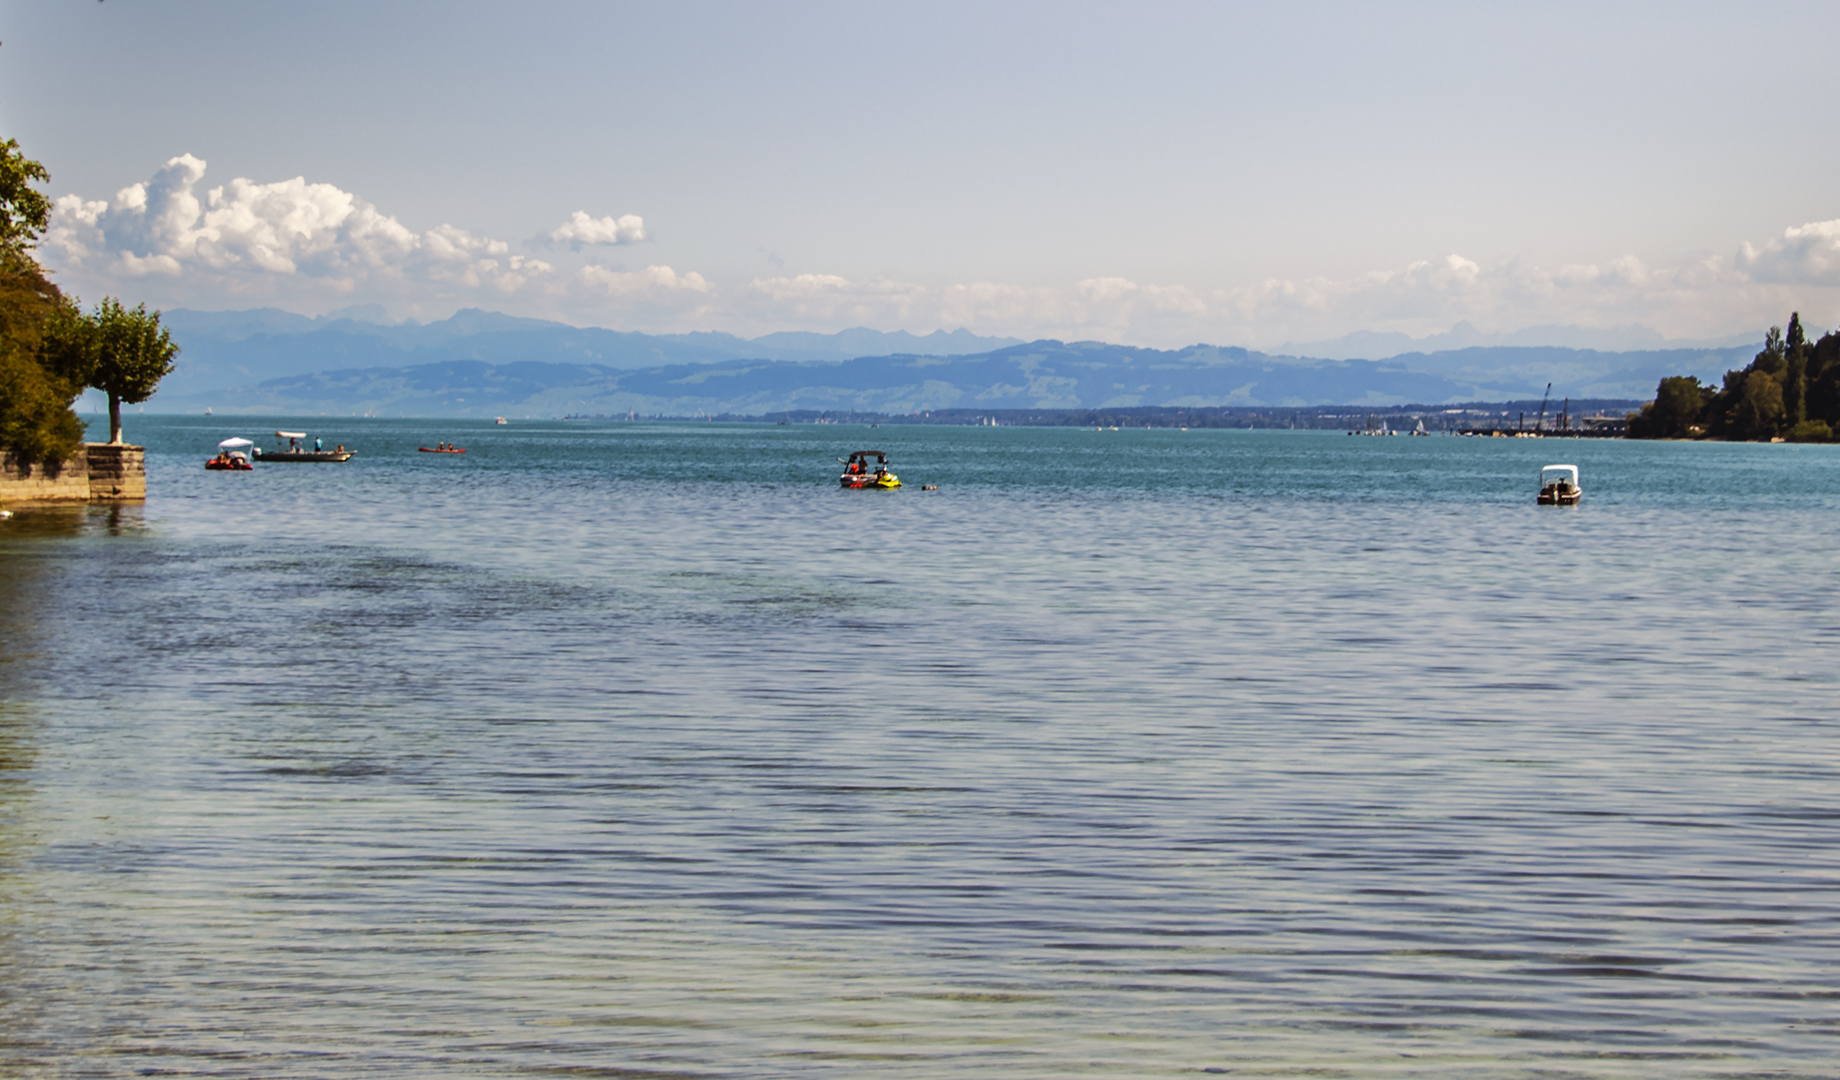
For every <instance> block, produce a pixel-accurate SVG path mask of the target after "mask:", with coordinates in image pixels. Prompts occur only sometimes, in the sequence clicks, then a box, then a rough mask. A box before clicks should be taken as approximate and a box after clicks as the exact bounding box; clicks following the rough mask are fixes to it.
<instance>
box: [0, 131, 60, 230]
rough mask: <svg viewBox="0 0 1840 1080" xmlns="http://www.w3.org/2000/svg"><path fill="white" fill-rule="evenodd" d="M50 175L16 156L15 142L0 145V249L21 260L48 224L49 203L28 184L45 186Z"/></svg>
mask: <svg viewBox="0 0 1840 1080" xmlns="http://www.w3.org/2000/svg"><path fill="white" fill-rule="evenodd" d="M50 179H51V174H50V173H48V172H46V171H45V167H44V166H43V165H40V164H39V163H38V162H36V161H33V160H32V159H30V158H28V157H26V156H25V155H24V154H22V153H20V152H19V140H18V139H8V140H6V141H5V142H3V143H0V249H4V250H5V252H6V254H9V255H15V256H23V255H25V253H26V252H28V251H30V250H31V249H32V246H33V244H34V243H35V242H36V241H37V240H38V234H39V233H42V232H44V231H45V226H46V225H47V224H48V223H49V222H50V220H51V200H50V199H48V198H46V197H45V196H44V195H43V194H41V193H40V192H37V191H34V190H32V181H34V180H36V181H38V182H39V183H41V184H43V183H47V182H49V181H50Z"/></svg>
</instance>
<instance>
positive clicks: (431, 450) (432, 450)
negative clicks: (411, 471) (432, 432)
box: [416, 446, 466, 454]
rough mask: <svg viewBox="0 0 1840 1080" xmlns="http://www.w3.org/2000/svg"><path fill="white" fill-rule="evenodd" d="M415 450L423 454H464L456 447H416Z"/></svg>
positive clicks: (463, 451)
mask: <svg viewBox="0 0 1840 1080" xmlns="http://www.w3.org/2000/svg"><path fill="white" fill-rule="evenodd" d="M416 449H417V450H420V451H421V452H422V453H424V454H464V453H466V451H465V450H463V449H461V448H460V447H458V446H452V447H440V446H418V447H416Z"/></svg>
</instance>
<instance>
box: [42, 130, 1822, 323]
mask: <svg viewBox="0 0 1840 1080" xmlns="http://www.w3.org/2000/svg"><path fill="white" fill-rule="evenodd" d="M205 173H206V163H205V162H204V161H203V160H201V159H199V158H197V157H194V156H192V155H191V154H182V155H180V156H178V157H175V158H173V159H171V160H170V161H168V162H167V163H166V165H165V166H164V167H162V168H161V169H159V170H158V171H156V172H155V173H154V174H153V175H152V176H151V177H150V178H148V179H147V180H145V181H142V182H139V183H135V184H131V185H129V186H127V187H125V188H122V189H121V190H120V191H118V192H117V193H116V194H115V195H114V197H113V198H111V199H89V198H85V197H83V196H80V195H75V194H70V195H65V196H63V197H61V198H59V199H58V200H57V201H56V210H55V211H54V214H53V217H52V227H51V229H50V230H49V232H48V233H47V235H46V236H45V238H44V241H43V244H42V245H41V250H42V253H43V256H44V259H45V261H46V263H47V265H49V266H50V267H52V269H53V270H54V272H56V273H57V275H58V279H59V280H60V281H61V282H62V283H63V284H65V285H66V286H67V287H69V288H71V289H73V290H74V291H75V292H77V293H78V294H79V295H82V296H85V297H91V296H97V295H100V294H102V293H116V294H121V295H124V296H125V297H127V298H130V299H132V300H139V299H147V300H149V301H150V302H152V303H154V304H155V305H160V306H190V307H203V308H213V307H219V308H229V307H244V306H250V303H251V301H259V302H261V303H266V304H273V305H277V306H282V307H287V308H291V309H294V310H300V311H307V312H324V311H328V310H332V309H334V308H339V307H344V306H346V305H349V304H352V303H355V302H371V303H382V304H384V305H386V306H388V307H389V308H390V309H391V310H392V311H394V312H396V313H397V314H399V315H409V316H414V317H419V318H422V319H428V318H438V317H442V316H445V315H446V314H448V313H450V312H452V311H453V310H455V309H456V308H459V307H465V306H472V305H485V306H490V307H495V308H497V309H499V310H503V311H506V312H510V313H514V314H518V315H527V316H533V317H542V318H549V319H561V320H566V321H571V322H577V323H585V324H589V325H598V326H607V327H617V328H621V329H633V330H646V331H652V332H682V331H689V330H723V331H727V332H731V333H737V334H759V333H765V332H769V331H775V330H785V329H799V330H836V329H842V328H845V327H851V326H864V325H866V326H874V327H880V328H885V329H907V330H914V331H919V332H924V331H927V330H932V329H939V328H961V327H962V328H966V329H970V330H972V331H975V332H978V333H985V334H1002V335H1009V336H1014V337H1018V338H1024V339H1034V338H1058V339H1062V340H1076V339H1090V340H1101V341H1111V342H1123V343H1134V344H1145V345H1163V346H1171V345H1179V344H1189V343H1194V342H1197V341H1206V342H1215V343H1228V344H1245V345H1252V346H1265V347H1269V346H1274V345H1276V344H1278V343H1280V342H1285V341H1296V340H1312V339H1316V340H1320V339H1324V338H1330V337H1334V336H1336V335H1340V334H1348V333H1351V332H1356V331H1369V332H1376V333H1386V334H1393V335H1399V334H1404V335H1408V336H1412V337H1423V336H1425V335H1430V334H1439V333H1444V332H1446V331H1448V330H1449V329H1450V328H1451V327H1452V326H1453V325H1456V324H1459V323H1462V322H1465V321H1467V322H1469V323H1471V324H1473V325H1475V326H1478V327H1481V328H1483V329H1484V330H1486V331H1488V332H1492V333H1506V332H1512V331H1516V330H1521V329H1523V328H1526V327H1543V326H1566V325H1570V326H1583V327H1629V326H1639V327H1647V328H1650V329H1652V330H1655V331H1658V332H1659V336H1661V337H1663V338H1668V339H1696V338H1698V339H1704V338H1713V337H1722V336H1725V335H1729V334H1732V333H1734V332H1739V331H1747V330H1750V329H1753V328H1755V327H1761V326H1763V325H1767V324H1769V323H1771V322H1780V321H1781V320H1782V319H1783V318H1784V317H1785V315H1786V314H1787V312H1788V311H1789V310H1791V309H1797V310H1801V311H1803V312H1804V314H1805V315H1807V316H1808V317H1809V318H1811V319H1813V320H1815V321H1820V322H1828V321H1831V319H1832V317H1833V312H1834V308H1835V306H1836V305H1837V304H1840V220H1832V221H1822V222H1812V223H1807V224H1802V225H1797V226H1791V227H1788V228H1786V229H1785V230H1784V231H1783V234H1782V235H1781V236H1780V237H1779V238H1776V239H1772V240H1767V241H1764V242H1763V243H1761V244H1753V243H1752V242H1750V241H1748V240H1746V241H1743V242H1742V243H1741V244H1740V245H1739V246H1738V247H1737V249H1736V250H1735V252H1734V253H1733V254H1731V255H1719V254H1701V255H1697V256H1694V257H1691V258H1687V259H1684V260H1681V261H1679V262H1676V263H1674V264H1672V265H1650V264H1649V263H1647V262H1645V261H1644V260H1642V259H1641V258H1638V257H1637V256H1635V255H1624V256H1621V257H1619V258H1615V259H1610V260H1607V261H1602V262H1580V263H1575V264H1567V265H1562V266H1559V267H1557V268H1547V267H1541V266H1537V265H1534V264H1532V263H1530V262H1528V261H1526V260H1523V259H1510V260H1506V261H1503V262H1498V263H1494V264H1488V265H1485V264H1482V263H1479V262H1477V261H1474V260H1471V259H1468V258H1465V257H1463V256H1461V255H1458V254H1446V255H1442V256H1439V257H1436V258H1427V259H1421V260H1416V261H1413V262H1411V263H1409V264H1407V265H1404V266H1400V267H1395V268H1392V269H1383V270H1376V271H1373V272H1370V273H1366V274H1361V275H1357V276H1353V277H1344V278H1334V277H1327V276H1322V277H1306V278H1293V279H1277V278H1274V279H1270V280H1265V281H1259V282H1253V283H1248V284H1239V285H1227V286H1202V285H1194V284H1165V283H1149V282H1137V281H1132V280H1128V279H1126V278H1122V277H1090V278H1084V279H1079V280H1074V281H1071V282H1067V283H1061V284H1047V285H1042V284H1018V283H1004V282H991V281H968V282H962V283H951V282H948V283H943V284H942V283H919V282H909V281H902V280H898V279H894V278H876V279H870V280H852V279H849V278H846V277H843V276H839V275H836V274H825V273H799V274H788V275H783V276H777V277H756V278H753V279H751V280H745V281H743V280H712V279H711V278H710V277H706V276H705V275H704V274H703V273H702V272H700V271H698V270H696V269H694V268H682V269H679V268H676V267H673V266H670V265H665V264H663V263H662V262H660V263H654V264H652V265H648V266H645V267H644V268H643V269H627V268H626V267H624V266H617V265H603V264H601V263H599V262H597V261H595V259H596V257H597V255H596V253H604V252H611V251H617V250H621V249H630V248H632V247H634V246H637V245H642V244H646V243H648V242H650V241H651V234H650V233H649V232H648V230H647V226H646V222H645V220H644V219H643V218H642V217H641V216H640V215H638V214H635V213H621V214H617V215H616V214H612V213H606V214H602V215H600V216H596V215H595V214H593V213H590V212H589V211H588V210H577V211H575V212H574V213H573V214H572V215H571V216H570V218H569V220H568V221H565V222H562V223H560V224H558V225H556V226H555V227H553V228H550V229H547V230H541V231H539V232H538V233H537V234H536V236H535V237H533V238H532V239H531V240H530V241H526V242H524V243H522V244H520V245H518V246H519V247H522V248H524V249H526V251H524V252H514V251H513V245H512V244H510V243H508V242H506V241H503V240H499V239H494V238H492V237H487V236H482V235H479V234H477V233H474V232H472V231H470V230H468V229H466V228H463V227H460V226H455V225H452V224H442V225H439V226H437V227H435V228H431V229H427V230H424V231H421V232H417V231H415V230H412V229H410V228H408V227H407V226H405V225H403V224H402V222H401V221H400V220H398V218H396V217H395V216H393V215H391V214H389V213H386V212H385V211H384V210H382V209H380V208H378V207H376V206H374V205H373V204H371V203H370V202H368V201H366V200H364V199H363V198H361V197H359V196H358V195H357V194H355V193H353V192H348V191H344V190H342V189H340V188H338V187H337V186H335V185H332V184H326V183H310V182H308V181H307V180H306V179H305V178H304V177H295V178H293V179H290V180H280V181H274V182H268V183H258V182H256V181H253V180H250V179H247V178H240V177H239V178H236V179H232V180H230V181H228V182H227V183H224V184H221V185H219V186H215V187H210V188H208V189H206V190H205V191H204V192H203V193H202V194H200V192H199V189H200V187H201V185H202V184H203V182H204V177H205ZM529 251H542V252H544V253H545V255H546V257H543V258H539V257H537V256H536V255H534V254H530V253H528V252H529ZM891 257H893V256H891ZM577 263H579V265H576V264H577Z"/></svg>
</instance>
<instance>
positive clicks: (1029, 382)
mask: <svg viewBox="0 0 1840 1080" xmlns="http://www.w3.org/2000/svg"><path fill="white" fill-rule="evenodd" d="M365 314H369V313H366V312H362V311H359V312H344V313H339V314H338V315H337V316H331V317H322V318H320V319H308V318H306V317H304V316H299V315H291V314H289V313H286V312H280V311H274V310H271V309H265V310H261V311H247V312H220V313H202V312H191V311H174V312H171V313H169V314H168V315H167V316H166V321H167V324H168V325H169V326H171V327H172V330H173V334H174V337H175V338H176V339H177V340H178V341H179V343H180V345H181V346H182V348H183V349H184V350H185V351H184V353H183V354H182V358H181V364H182V367H181V369H180V370H179V371H177V372H175V373H174V374H173V375H172V376H170V377H169V378H168V381H167V383H166V384H165V385H163V386H162V388H161V391H160V393H159V394H158V395H157V396H156V397H154V399H153V400H152V401H151V402H149V406H150V407H151V408H152V409H154V410H155V411H164V412H193V411H203V410H204V409H205V408H206V407H210V408H212V409H213V411H215V412H217V413H222V414H226V415H228V414H239V413H240V414H252V415H255V414H272V413H286V414H312V413H326V414H338V415H350V414H375V415H397V414H401V415H409V416H495V415H498V416H518V417H525V416H531V417H536V416H563V415H584V414H600V415H611V414H619V413H626V412H628V411H632V412H637V413H640V414H646V415H666V416H690V415H699V414H703V413H716V414H720V413H730V414H745V415H759V414H762V413H767V412H778V411H785V410H796V409H818V410H830V411H835V412H847V411H851V410H855V411H868V412H879V413H910V412H921V411H926V410H930V409H945V408H989V409H1018V408H1023V409H1042V408H1101V407H1113V408H1115V407H1128V406H1146V405H1170V406H1233V405H1241V406H1279V407H1285V406H1289V407H1300V406H1306V405H1333V404H1365V405H1374V406H1382V405H1393V404H1403V403H1407V402H1413V403H1424V404H1434V403H1440V402H1459V401H1502V400H1508V399H1520V398H1528V397H1532V398H1538V397H1539V396H1540V395H1541V393H1542V392H1543V390H1544V388H1545V386H1546V384H1547V383H1548V382H1551V383H1552V384H1553V395H1554V400H1555V401H1557V400H1559V399H1561V398H1563V397H1567V396H1569V397H1573V398H1586V397H1590V398H1632V399H1643V398H1647V397H1648V396H1650V395H1651V394H1652V393H1653V392H1654V387H1655V383H1656V382H1657V381H1658V380H1659V379H1660V378H1661V377H1662V376H1663V375H1675V374H1689V375H1698V376H1700V377H1701V378H1702V379H1716V378H1717V377H1718V375H1719V374H1720V373H1722V372H1723V371H1725V370H1726V369H1727V368H1732V367H1741V366H1743V364H1744V363H1745V362H1747V361H1748V360H1749V359H1750V358H1751V354H1752V353H1754V352H1755V351H1756V348H1757V346H1756V345H1740V346H1735V347H1720V348H1701V349H1661V350H1644V351H1635V352H1601V351H1596V350H1591V349H1576V348H1556V347H1509V346H1478V347H1472V348H1465V349H1455V350H1447V351H1441V352H1424V353H1408V354H1404V355H1399V356H1394V357H1391V358H1388V359H1386V360H1383V361H1380V360H1363V359H1322V358H1310V357H1296V356H1279V355H1268V354H1264V353H1259V352H1253V351H1249V350H1246V349H1240V348H1227V347H1217V346H1211V345H1196V346H1192V347H1190V348H1186V349H1175V350H1157V349H1140V348H1132V347H1129V346H1122V345H1107V344H1102V343H1098V342H1074V343H1070V344H1069V343H1063V342H1059V341H1037V342H1030V343H1023V342H1019V341H1015V340H1013V339H993V338H980V337H977V336H976V335H973V334H970V333H968V332H966V331H963V330H959V331H955V332H953V333H950V334H948V333H944V332H936V333H933V334H929V335H926V336H924V337H916V336H915V335H911V334H904V333H893V334H889V333H881V332H879V331H873V330H861V329H859V330H849V331H844V332H842V333H839V334H797V333H792V334H771V335H768V336H766V337H763V338H757V339H754V340H752V341H747V340H744V339H741V338H737V337H734V336H732V335H728V334H714V333H697V334H674V335H648V334H640V333H625V332H620V331H613V330H599V329H583V328H579V327H571V326H565V325H562V324H559V323H550V322H543V321H541V320H535V319H519V318H514V317H511V316H506V315H498V314H493V313H490V312H484V311H478V310H468V311H462V312H460V313H458V314H456V315H455V316H454V317H453V318H451V319H446V320H442V321H441V322H437V323H430V324H427V325H416V324H403V325H388V324H385V323H381V322H375V321H365V319H363V318H360V317H357V316H360V315H365Z"/></svg>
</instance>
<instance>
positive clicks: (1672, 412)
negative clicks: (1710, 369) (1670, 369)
mask: <svg viewBox="0 0 1840 1080" xmlns="http://www.w3.org/2000/svg"><path fill="white" fill-rule="evenodd" d="M1712 400H1713V390H1712V388H1711V387H1710V386H1701V385H1700V384H1699V380H1698V379H1696V378H1694V377H1692V376H1691V375H1670V376H1668V377H1667V378H1664V379H1662V380H1661V383H1660V385H1658V386H1656V387H1655V400H1653V401H1651V402H1649V403H1648V404H1646V405H1644V406H1642V411H1641V412H1639V413H1636V414H1635V415H1634V416H1632V417H1631V418H1630V420H1629V437H1630V438H1632V439H1685V438H1689V437H1691V436H1693V435H1696V434H1698V433H1699V432H1700V431H1701V430H1702V429H1701V428H1700V426H1699V425H1700V416H1701V415H1702V414H1703V413H1704V412H1705V411H1706V407H1707V406H1708V405H1709V404H1710V403H1711V402H1712Z"/></svg>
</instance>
